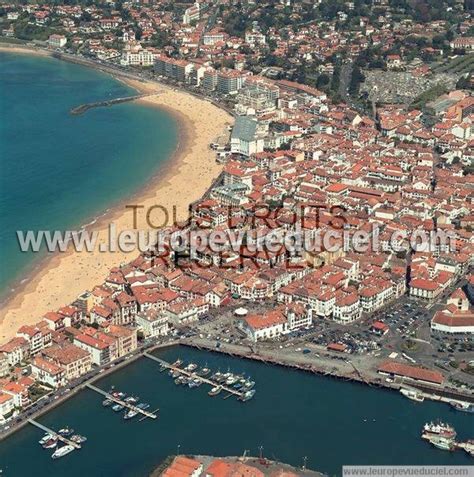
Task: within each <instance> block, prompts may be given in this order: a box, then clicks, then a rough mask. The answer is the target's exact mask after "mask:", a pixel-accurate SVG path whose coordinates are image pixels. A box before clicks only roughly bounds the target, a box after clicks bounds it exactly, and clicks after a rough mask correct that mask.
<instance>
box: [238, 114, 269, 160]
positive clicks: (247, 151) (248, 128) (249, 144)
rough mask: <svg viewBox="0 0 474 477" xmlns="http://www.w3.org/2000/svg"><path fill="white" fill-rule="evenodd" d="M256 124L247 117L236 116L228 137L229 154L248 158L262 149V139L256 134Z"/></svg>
mask: <svg viewBox="0 0 474 477" xmlns="http://www.w3.org/2000/svg"><path fill="white" fill-rule="evenodd" d="M257 126H258V123H257V121H256V120H255V119H253V118H250V117H247V116H238V117H237V118H236V120H235V124H234V127H233V129H232V134H231V137H230V152H231V153H233V154H241V155H243V156H246V157H249V156H251V155H252V154H256V153H257V152H262V151H263V148H264V140H263V138H259V137H258V134H257Z"/></svg>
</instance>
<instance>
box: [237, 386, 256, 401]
mask: <svg viewBox="0 0 474 477" xmlns="http://www.w3.org/2000/svg"><path fill="white" fill-rule="evenodd" d="M254 396H255V389H251V390H250V391H246V392H245V393H244V394H242V395H241V396H240V397H239V401H242V402H246V401H250V399H252V398H253V397H254Z"/></svg>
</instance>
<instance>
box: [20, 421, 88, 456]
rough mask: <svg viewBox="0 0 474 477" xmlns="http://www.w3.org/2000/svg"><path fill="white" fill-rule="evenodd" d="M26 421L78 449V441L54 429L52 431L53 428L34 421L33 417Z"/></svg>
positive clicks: (79, 445) (79, 446)
mask: <svg viewBox="0 0 474 477" xmlns="http://www.w3.org/2000/svg"><path fill="white" fill-rule="evenodd" d="M28 422H29V423H30V424H31V425H33V426H35V427H37V428H38V429H41V430H42V431H44V432H47V433H48V434H51V435H52V436H54V437H56V438H57V439H58V440H60V441H61V442H64V443H65V444H67V445H70V446H73V447H74V448H75V449H80V448H81V444H79V443H78V442H74V441H71V440H70V439H68V438H67V437H64V436H62V435H61V434H58V433H57V432H56V431H53V429H50V428H49V427H46V426H43V424H40V423H39V422H37V421H35V420H34V419H28Z"/></svg>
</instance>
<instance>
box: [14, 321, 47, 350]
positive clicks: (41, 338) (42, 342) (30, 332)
mask: <svg viewBox="0 0 474 477" xmlns="http://www.w3.org/2000/svg"><path fill="white" fill-rule="evenodd" d="M16 335H17V336H19V337H20V338H24V339H25V340H26V341H28V343H29V344H30V353H31V354H32V355H35V354H37V353H39V352H40V351H41V350H42V349H44V348H46V347H47V346H50V345H51V343H52V335H51V329H50V328H49V326H48V324H47V323H46V322H45V321H41V322H39V323H38V324H37V325H35V326H30V325H24V326H22V327H21V328H20V329H19V330H18V331H17V333H16Z"/></svg>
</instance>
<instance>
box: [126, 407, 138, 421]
mask: <svg viewBox="0 0 474 477" xmlns="http://www.w3.org/2000/svg"><path fill="white" fill-rule="evenodd" d="M137 415H138V411H136V410H135V409H130V410H129V411H127V412H126V413H125V414H124V415H123V418H124V419H125V420H128V419H133V418H134V417H135V416H137Z"/></svg>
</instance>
